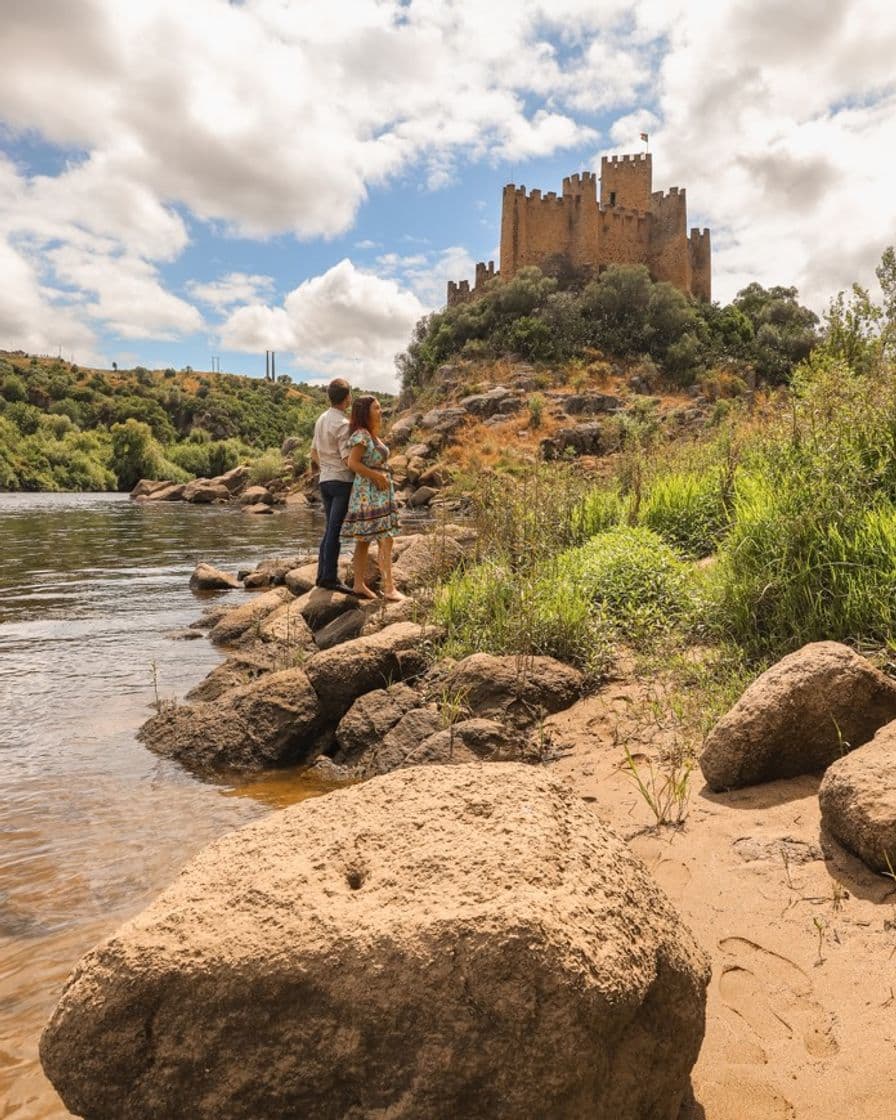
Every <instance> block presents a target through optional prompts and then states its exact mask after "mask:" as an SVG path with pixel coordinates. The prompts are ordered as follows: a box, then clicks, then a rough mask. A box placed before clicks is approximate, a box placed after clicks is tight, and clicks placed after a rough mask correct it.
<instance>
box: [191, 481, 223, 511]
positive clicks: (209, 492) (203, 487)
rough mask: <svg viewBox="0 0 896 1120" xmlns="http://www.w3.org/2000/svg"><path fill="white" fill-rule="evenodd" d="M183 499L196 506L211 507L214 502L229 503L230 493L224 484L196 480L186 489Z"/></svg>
mask: <svg viewBox="0 0 896 1120" xmlns="http://www.w3.org/2000/svg"><path fill="white" fill-rule="evenodd" d="M183 499H184V501H185V502H193V504H194V505H200V506H201V505H206V506H207V505H211V503H212V502H229V501H230V491H229V490H228V489H227V487H226V486H224V485H223V483H219V482H214V481H212V480H211V479H208V478H196V479H194V480H193V481H192V482H188V483H187V484H186V486H185V487H184V492H183Z"/></svg>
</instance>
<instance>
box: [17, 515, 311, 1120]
mask: <svg viewBox="0 0 896 1120" xmlns="http://www.w3.org/2000/svg"><path fill="white" fill-rule="evenodd" d="M318 531H319V529H318V524H317V522H316V521H315V519H314V516H313V515H312V514H311V513H310V512H309V511H307V510H290V511H287V512H285V513H282V514H279V515H278V516H275V517H268V518H253V517H249V516H247V515H245V514H243V513H241V512H240V511H239V510H235V509H228V508H216V509H209V508H197V507H193V506H188V505H184V504H171V505H168V504H166V505H159V506H152V505H142V506H141V505H136V504H134V503H132V502H130V501H129V500H128V499H127V497H125V496H122V495H71V494H55V495H54V494H40V495H27V494H23V495H9V494H0V1120H7V1118H13V1117H14V1118H15V1120H51V1118H52V1120H56V1118H59V1117H65V1116H68V1113H67V1112H66V1110H65V1109H64V1107H63V1106H62V1104H61V1102H60V1101H59V1099H58V1097H56V1095H55V1093H54V1092H53V1090H52V1088H51V1087H50V1086H49V1084H48V1083H47V1082H46V1080H45V1079H44V1077H43V1074H42V1073H41V1071H40V1067H39V1063H38V1061H37V1040H38V1036H39V1033H40V1030H41V1028H42V1026H43V1024H44V1022H45V1021H46V1018H47V1015H48V1014H49V1012H50V1010H51V1009H52V1007H53V1004H54V1003H55V1001H56V999H57V998H58V994H59V991H60V989H61V987H62V984H63V983H64V981H65V979H66V977H67V976H68V974H69V972H70V970H71V968H72V966H73V964H74V963H75V961H76V960H77V958H78V957H79V956H80V955H81V954H82V953H83V952H84V951H86V950H87V949H88V948H90V947H91V946H92V945H93V944H95V943H96V942H97V941H98V940H100V939H101V938H102V937H104V936H106V935H108V934H109V933H110V932H112V930H114V929H115V927H116V926H117V925H119V924H120V923H121V921H122V920H123V919H125V918H126V917H128V916H130V915H131V914H133V913H135V912H136V911H138V910H139V909H140V908H141V907H142V906H143V905H145V904H146V903H147V902H148V901H149V899H151V898H152V897H153V896H154V895H155V894H157V893H158V891H159V890H160V889H161V888H162V887H163V886H165V885H166V884H167V883H168V882H170V881H171V879H173V878H174V876H175V875H176V873H177V871H178V869H179V868H180V867H181V866H182V865H183V864H184V863H185V862H186V861H187V860H189V859H190V857H191V856H192V855H193V854H194V853H195V852H196V851H197V850H198V849H199V848H200V847H202V846H203V845H204V844H206V843H208V842H209V841H210V840H212V839H213V838H215V837H216V836H219V835H221V834H223V833H224V832H227V831H229V830H231V829H233V828H235V827H238V826H239V825H241V824H244V823H247V822H248V821H251V820H255V819H257V818H258V817H259V816H261V815H263V814H265V813H267V812H270V811H271V810H273V809H278V808H282V807H283V806H285V805H288V804H291V803H292V802H294V801H296V800H299V799H301V798H303V797H307V796H313V795H315V794H317V793H319V792H322V791H321V789H320V787H317V786H314V785H311V784H309V783H308V782H307V781H303V780H301V779H297V778H296V776H295V775H288V774H283V775H267V776H265V777H263V778H260V779H256V780H253V781H252V782H248V783H241V784H239V785H235V784H233V783H227V784H225V783H214V782H201V781H199V780H197V779H195V778H193V777H191V776H190V775H189V774H187V773H186V772H185V771H183V770H182V769H181V768H180V767H178V766H176V765H174V764H172V763H169V762H166V761H164V760H160V759H158V758H156V757H155V756H154V755H152V754H150V753H149V752H148V751H146V750H145V749H144V748H143V747H142V746H141V745H140V744H139V743H137V742H136V740H135V738H134V733H135V731H136V729H137V728H138V727H139V725H140V724H141V723H142V722H143V720H144V719H145V718H146V717H147V715H148V714H149V710H150V704H151V702H152V699H153V684H152V665H153V663H155V666H156V671H157V674H158V679H159V686H160V690H161V692H162V694H163V695H172V694H173V695H177V696H182V695H183V693H184V692H186V691H187V690H188V689H189V688H191V687H192V686H193V685H194V684H196V683H197V682H198V681H199V680H200V679H201V678H202V677H203V676H204V675H205V674H206V673H207V672H208V671H209V670H210V669H211V668H212V667H213V666H214V665H215V664H217V662H218V661H219V660H220V656H221V655H220V653H219V652H218V651H216V650H215V649H214V648H213V647H212V646H211V645H210V644H209V643H208V642H206V641H204V640H202V641H194V642H183V641H172V640H171V639H170V638H169V637H166V635H167V634H170V633H171V632H172V631H177V630H182V629H183V628H184V627H186V626H188V624H189V623H190V622H191V621H193V620H194V619H195V618H196V617H197V615H198V614H199V612H200V611H201V609H202V608H203V607H204V606H205V605H207V602H208V597H207V596H202V597H199V596H196V595H194V594H193V593H192V592H191V591H190V590H189V588H188V586H187V580H188V577H189V573H190V571H191V570H192V568H193V566H194V564H195V563H196V562H197V561H198V560H200V559H203V560H208V561H210V562H211V563H214V564H216V565H218V566H219V567H222V568H224V569H226V570H231V571H235V570H236V569H237V568H243V567H245V568H248V567H252V566H254V564H255V563H257V562H258V561H259V560H261V559H262V558H264V557H267V556H272V555H283V556H285V555H292V554H294V553H299V552H304V551H307V550H308V549H309V548H312V547H313V546H314V545H315V544H316V538H317V533H318ZM225 594H226V595H227V596H228V602H233V603H234V604H236V603H237V602H239V601H241V600H242V599H243V598H244V593H243V592H227V593H225Z"/></svg>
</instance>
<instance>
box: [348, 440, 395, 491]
mask: <svg viewBox="0 0 896 1120" xmlns="http://www.w3.org/2000/svg"><path fill="white" fill-rule="evenodd" d="M364 450H365V449H364V445H363V444H361V443H356V444H355V446H354V447H353V448H352V449H351V451H350V452H349V455H348V468H349V470H351V471H354V472H355V474H359V475H360V476H361V477H362V478H369V479H370V481H371V482H372V483H373V485H374V486H375V487H376V488H377V490H388V489H389V479H388V477H387V476H386V474H385V473H384V472H383V471H375V470H372V469H371V468H370V467H365V466H364V464H363V463H362V462H361V460H362V459H363V458H364Z"/></svg>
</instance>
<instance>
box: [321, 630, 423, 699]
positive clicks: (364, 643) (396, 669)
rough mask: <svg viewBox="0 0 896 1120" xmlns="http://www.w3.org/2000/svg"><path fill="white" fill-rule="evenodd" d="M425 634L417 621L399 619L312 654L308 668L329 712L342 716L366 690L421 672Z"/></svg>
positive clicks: (370, 690) (369, 690)
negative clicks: (399, 620) (371, 631)
mask: <svg viewBox="0 0 896 1120" xmlns="http://www.w3.org/2000/svg"><path fill="white" fill-rule="evenodd" d="M425 634H426V631H425V629H424V627H422V626H418V625H417V623H415V622H396V623H393V624H392V625H391V626H387V627H386V628H385V629H383V630H380V631H379V632H378V633H376V634H370V635H368V636H367V637H364V638H355V640H354V641H351V642H345V643H344V644H343V645H340V646H334V647H333V648H332V649H327V650H322V651H321V652H320V653H316V654H314V656H313V657H310V658H309V659H308V661H307V662H305V671H306V673H307V674H308V679H309V680H310V681H311V684H312V685H313V686H314V688H315V690H316V691H317V694H318V696H320V698H321V701H322V703H323V705H324V708H325V709H326V711H327V713H328V715H329V716H331V717H332V718H334V719H339V718H341V716H342V715H343V714H344V713H345V712H346V711H348V709H349V708H350V707H351V704H352V701H353V700H355V699H356V698H357V697H358V696H361V695H362V694H363V693H365V692H372V691H373V690H374V689H375V688H382V687H383V686H384V685H386V684H388V683H390V682H392V681H400V680H404V679H405V678H406V677H409V676H413V675H415V674H417V673H419V672H421V671H422V670H423V668H424V666H425V664H426V659H425V655H424V652H423V650H422V649H421V645H422V642H423V639H424V637H425Z"/></svg>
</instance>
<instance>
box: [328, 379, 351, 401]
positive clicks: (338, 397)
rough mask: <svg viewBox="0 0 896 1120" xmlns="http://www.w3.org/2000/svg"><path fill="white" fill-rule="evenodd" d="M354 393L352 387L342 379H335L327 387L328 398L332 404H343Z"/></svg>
mask: <svg viewBox="0 0 896 1120" xmlns="http://www.w3.org/2000/svg"><path fill="white" fill-rule="evenodd" d="M351 391H352V387H351V385H349V383H348V382H347V381H345V380H344V379H343V378H341V377H336V378H334V379H333V380H332V381H331V382H330V384H329V385H328V386H327V396H328V397H329V398H330V404H342V403H343V402H344V401H345V398H346V397H347V396H348V395H349V393H350V392H351Z"/></svg>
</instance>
